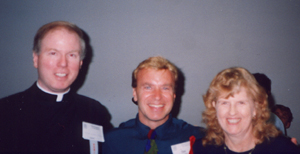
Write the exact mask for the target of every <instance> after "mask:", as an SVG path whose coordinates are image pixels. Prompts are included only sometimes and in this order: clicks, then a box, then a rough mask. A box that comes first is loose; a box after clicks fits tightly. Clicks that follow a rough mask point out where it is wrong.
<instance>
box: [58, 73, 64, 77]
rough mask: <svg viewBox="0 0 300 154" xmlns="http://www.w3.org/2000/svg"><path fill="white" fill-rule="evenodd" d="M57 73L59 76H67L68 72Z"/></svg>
mask: <svg viewBox="0 0 300 154" xmlns="http://www.w3.org/2000/svg"><path fill="white" fill-rule="evenodd" d="M55 75H57V76H59V77H65V76H67V74H66V73H56V74H55Z"/></svg>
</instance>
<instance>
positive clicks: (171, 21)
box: [0, 0, 300, 140]
mask: <svg viewBox="0 0 300 154" xmlns="http://www.w3.org/2000/svg"><path fill="white" fill-rule="evenodd" d="M56 20H66V21H70V22H73V23H75V24H77V25H78V26H79V27H80V28H82V29H83V30H84V31H85V33H86V34H87V36H88V38H89V45H90V47H89V48H90V51H92V53H90V59H88V61H89V62H90V63H89V65H88V66H85V69H86V70H85V72H84V73H86V76H83V78H81V79H82V80H83V81H81V82H82V86H81V87H80V89H79V90H78V93H79V94H83V95H86V96H89V97H91V98H94V99H96V100H98V101H100V102H101V103H102V104H104V105H105V106H106V107H107V108H108V110H109V112H110V114H111V115H112V121H111V122H112V123H113V125H114V126H118V125H119V124H120V123H121V122H123V121H126V120H128V119H131V118H134V117H135V116H136V113H137V106H136V105H135V104H133V103H132V102H131V98H132V89H131V73H132V71H133V69H134V68H135V67H136V66H137V65H138V64H139V63H140V62H141V61H142V60H144V59H146V58H148V57H150V56H158V55H161V56H164V57H166V58H167V59H169V60H170V61H172V62H173V63H174V64H176V66H178V67H179V68H180V69H181V71H182V73H183V79H184V82H183V83H184V91H183V93H182V94H183V95H182V96H181V99H180V101H179V102H181V103H180V104H179V105H177V106H179V107H180V108H179V114H178V118H179V119H183V120H185V121H187V122H189V123H191V124H193V125H200V126H204V125H203V123H201V113H202V111H203V110H204V104H203V101H202V95H203V94H204V93H205V92H206V90H207V88H208V86H209V83H210V82H211V80H212V79H213V77H214V76H215V75H216V74H217V73H218V72H219V71H221V70H223V69H225V68H228V67H232V66H241V67H245V68H247V69H248V70H249V71H250V72H251V73H257V72H259V73H264V74H266V75H267V76H268V77H269V78H270V79H271V80H272V94H273V96H274V99H275V102H276V103H277V104H283V105H286V106H289V107H290V108H291V110H292V113H293V115H294V121H293V122H292V125H291V128H290V129H288V135H290V136H293V137H296V138H297V139H298V140H300V133H299V127H300V118H299V117H300V112H299V108H300V105H299V103H300V102H299V100H300V94H299V92H300V80H299V77H300V70H299V64H300V1H299V0H126V1H124V0H106V1H102V0H99V1H96V0H51V1H50V0H26V1H24V0H0V51H1V56H0V72H1V75H0V85H1V86H0V97H4V96H7V95H10V94H13V93H16V92H19V91H23V90H25V89H27V88H28V87H30V86H31V85H32V84H33V83H34V82H35V81H36V79H37V71H36V69H35V68H34V67H33V62H32V51H31V50H32V44H33V37H34V35H35V33H36V31H37V30H38V28H39V27H41V26H42V25H44V24H46V23H48V22H51V21H56Z"/></svg>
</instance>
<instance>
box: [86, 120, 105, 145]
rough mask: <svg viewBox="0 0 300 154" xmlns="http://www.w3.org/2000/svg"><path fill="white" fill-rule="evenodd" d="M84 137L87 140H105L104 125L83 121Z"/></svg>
mask: <svg viewBox="0 0 300 154" xmlns="http://www.w3.org/2000/svg"><path fill="white" fill-rule="evenodd" d="M82 138H84V139H86V140H93V141H98V142H104V136H103V128H102V126H100V125H96V124H91V123H88V122H84V121H83V122H82Z"/></svg>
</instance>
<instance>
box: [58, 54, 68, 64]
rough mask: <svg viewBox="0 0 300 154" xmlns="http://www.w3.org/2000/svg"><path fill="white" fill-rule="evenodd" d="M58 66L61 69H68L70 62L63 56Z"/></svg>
mask: <svg viewBox="0 0 300 154" xmlns="http://www.w3.org/2000/svg"><path fill="white" fill-rule="evenodd" d="M58 65H59V66H60V67H67V66H68V60H67V57H66V56H61V57H60V59H59V62H58Z"/></svg>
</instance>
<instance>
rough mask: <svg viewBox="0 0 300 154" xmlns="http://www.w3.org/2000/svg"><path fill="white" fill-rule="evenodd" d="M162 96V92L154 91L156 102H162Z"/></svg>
mask: <svg viewBox="0 0 300 154" xmlns="http://www.w3.org/2000/svg"><path fill="white" fill-rule="evenodd" d="M161 95H162V92H161V90H160V89H156V90H155V91H154V98H155V100H160V99H161Z"/></svg>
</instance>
